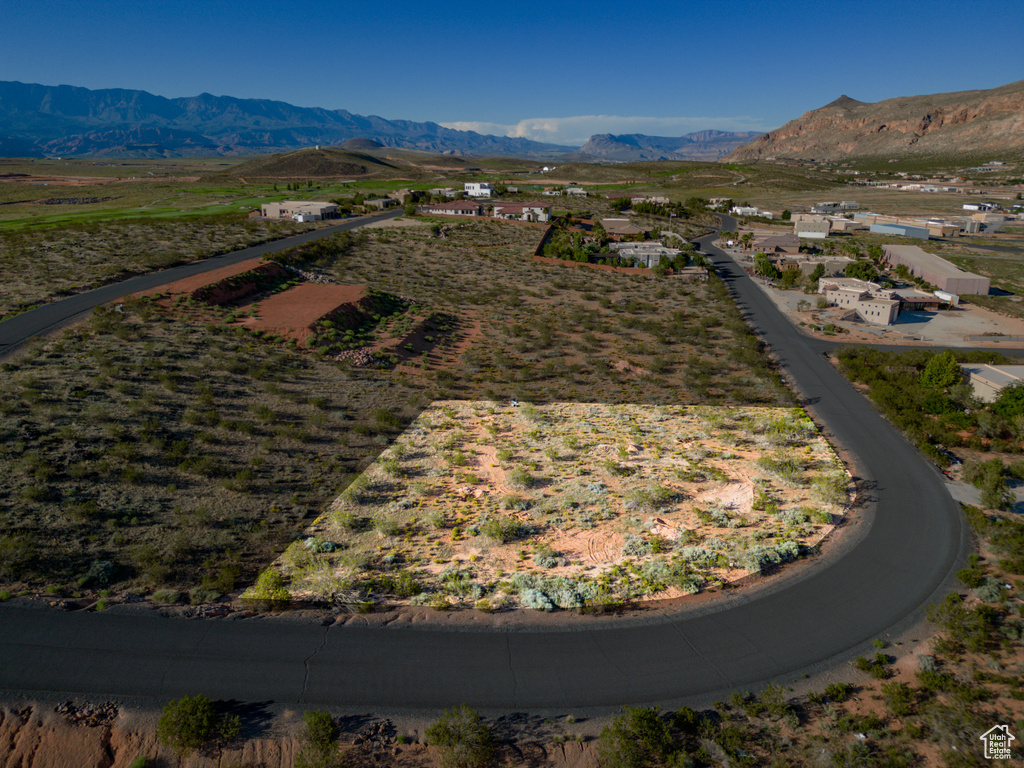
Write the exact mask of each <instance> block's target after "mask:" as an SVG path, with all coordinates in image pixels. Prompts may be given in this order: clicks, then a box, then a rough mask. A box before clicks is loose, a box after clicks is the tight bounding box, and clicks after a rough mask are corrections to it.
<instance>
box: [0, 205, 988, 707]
mask: <svg viewBox="0 0 1024 768" xmlns="http://www.w3.org/2000/svg"><path fill="white" fill-rule="evenodd" d="M726 223H728V222H726ZM705 251H706V252H707V253H709V254H710V255H711V257H712V259H713V260H714V261H715V262H716V264H717V265H718V267H719V269H720V273H721V274H722V275H723V277H724V279H725V280H726V281H727V282H728V283H729V285H730V286H731V288H732V289H733V291H734V292H735V293H736V296H737V299H738V301H739V302H740V304H741V306H742V307H743V309H744V311H745V312H746V314H747V316H748V318H749V319H750V322H751V323H752V324H753V325H754V327H755V328H756V329H757V331H758V332H759V333H760V334H762V336H763V337H764V339H765V340H766V341H767V343H768V344H770V345H771V347H772V349H773V351H774V353H775V355H776V356H777V357H778V359H779V360H780V362H781V363H782V365H783V366H784V367H785V368H786V371H787V374H788V375H789V376H790V377H791V378H792V379H793V380H794V381H795V383H796V386H797V388H798V390H799V391H800V392H801V394H802V396H803V397H804V398H806V401H807V403H808V407H809V408H810V409H811V410H812V412H813V413H814V415H815V417H816V418H817V419H818V420H819V421H820V422H821V423H822V424H823V425H824V426H825V428H826V430H827V431H829V432H831V434H832V436H833V437H834V438H835V439H837V440H838V441H839V442H840V443H842V444H843V446H845V448H846V449H847V450H848V451H850V452H851V453H852V454H853V455H854V456H855V457H856V459H855V467H854V472H855V474H856V475H857V477H858V480H859V483H860V486H861V489H862V494H863V495H864V497H866V499H867V503H866V505H865V507H864V508H863V509H862V510H861V511H860V513H859V522H857V523H855V524H854V525H852V526H851V530H850V531H849V532H848V533H847V535H846V536H845V537H843V538H842V539H840V541H839V543H838V544H837V545H836V547H835V548H836V549H837V550H841V554H842V556H841V557H831V558H823V559H821V560H819V561H816V562H811V563H809V564H808V565H802V566H797V567H796V568H794V569H793V575H792V576H787V577H783V579H782V580H780V581H779V582H777V583H774V584H772V583H769V586H767V587H765V588H763V589H754V590H751V591H740V592H737V593H735V594H727V595H726V596H724V597H722V598H721V599H718V600H714V601H711V602H709V603H706V604H704V605H703V607H700V608H695V609H690V610H681V611H679V612H677V613H674V614H672V615H671V616H668V617H660V618H657V619H645V618H642V617H641V618H626V619H614V620H606V619H594V620H593V622H592V623H590V622H587V621H575V622H572V623H571V626H569V627H568V628H564V629H551V628H546V629H537V630H526V629H522V628H520V629H516V630H508V629H505V630H465V631H458V630H452V629H450V628H438V627H434V628H429V627H423V626H422V625H408V624H404V625H397V624H392V625H391V626H388V627H367V626H360V625H358V623H356V622H349V623H347V624H333V625H331V626H329V627H323V626H319V625H311V624H303V623H298V622H294V621H278V620H272V619H268V620H245V621H232V620H228V619H219V620H207V621H184V620H173V619H165V618H162V617H160V616H159V615H157V614H156V613H155V612H149V613H144V614H141V615H140V614H134V615H133V614H125V613H114V612H113V611H107V612H104V613H99V614H95V613H80V612H79V613H62V612H58V611H53V610H49V609H46V608H43V607H38V606H25V605H14V604H12V602H13V601H12V602H8V603H0V658H2V659H3V663H2V664H0V689H6V690H17V691H35V690H43V691H67V692H80V693H91V694H104V695H139V696H150V697H154V698H157V699H169V698H172V697H178V696H182V695H186V694H194V693H205V694H206V695H208V696H211V697H215V698H228V699H242V700H247V701H278V702H286V703H296V704H307V705H335V706H341V705H346V706H350V707H376V708H382V709H384V708H386V709H392V710H399V709H410V708H411V709H421V710H422V709H427V710H435V709H437V708H440V707H445V706H449V705H451V704H453V703H458V702H466V703H468V704H470V705H471V706H474V707H477V708H480V709H483V710H486V711H508V710H522V709H530V710H534V711H539V710H562V711H565V710H570V711H573V712H575V713H578V712H582V711H587V710H591V711H601V710H607V709H610V708H614V707H616V706H619V705H622V704H627V703H629V704H641V703H642V704H655V703H662V704H667V705H672V704H675V703H679V702H682V701H689V702H691V703H701V702H709V701H712V700H714V699H716V698H723V697H724V695H725V694H726V693H727V692H728V691H731V690H735V689H754V688H757V687H759V686H761V685H763V684H765V683H767V682H769V681H771V680H776V679H777V680H785V681H791V680H792V679H793V678H794V677H796V676H799V675H800V674H802V673H805V672H813V671H817V670H820V669H822V668H825V667H829V666H831V665H834V664H836V663H837V662H838V661H842V660H845V659H849V658H851V657H852V656H854V655H856V654H858V653H864V652H865V651H866V650H868V649H869V642H870V641H871V640H872V639H873V638H876V637H879V636H884V635H886V634H887V633H890V632H895V631H897V630H899V629H902V628H906V627H908V626H910V625H911V624H912V623H913V622H915V621H917V620H918V619H919V618H920V616H921V608H922V606H923V605H924V604H926V603H927V602H928V601H930V600H933V599H936V598H937V597H939V596H940V595H941V594H942V593H943V592H944V591H945V589H947V588H948V587H949V585H950V584H951V583H952V576H951V574H952V573H953V572H955V570H956V569H957V568H958V567H960V566H959V563H960V561H961V560H963V559H964V558H965V557H966V552H967V551H968V548H969V538H968V535H967V531H966V527H965V525H964V523H963V520H962V517H961V515H960V513H959V510H958V508H957V506H956V505H955V504H954V502H953V501H952V500H951V498H950V497H949V495H948V493H947V492H946V490H945V488H944V486H943V484H942V482H941V480H940V475H939V474H938V473H937V472H936V471H935V470H934V468H932V467H931V466H930V465H928V464H927V463H926V462H925V461H924V460H923V459H922V458H921V457H920V456H919V454H918V453H917V452H916V451H915V450H914V449H913V448H912V447H911V446H910V445H909V444H908V443H907V442H906V441H905V440H904V439H903V437H902V436H901V435H899V434H898V433H897V432H896V431H895V430H894V429H893V428H892V427H891V426H890V425H889V424H888V423H887V422H885V421H884V420H883V419H882V418H881V417H880V416H879V415H878V413H877V412H876V411H875V410H874V408H872V407H871V405H870V404H869V403H868V402H867V401H866V400H865V399H864V398H863V397H861V396H860V395H859V394H857V392H856V391H855V390H854V389H853V388H852V387H851V386H850V385H849V384H848V383H847V382H846V381H845V380H844V379H843V378H842V377H841V376H840V375H839V374H838V373H837V372H836V371H835V370H834V369H833V368H832V367H831V366H830V365H828V363H827V361H826V360H825V359H824V358H823V357H822V355H821V354H820V353H816V352H815V351H814V350H812V349H811V348H810V347H809V346H808V345H807V343H806V342H805V340H804V338H803V337H802V336H801V335H800V334H799V333H797V332H796V331H795V329H794V328H793V326H792V325H790V324H789V323H788V321H786V320H785V318H783V317H782V316H781V315H780V314H779V313H778V311H777V310H776V309H775V307H774V306H773V305H772V304H771V302H769V301H768V300H767V298H766V297H764V295H763V294H762V293H761V291H760V290H758V289H757V287H756V286H754V285H753V284H751V283H750V281H749V279H748V278H747V277H746V276H745V275H744V274H743V273H742V272H741V271H740V270H739V269H738V268H737V267H736V266H735V265H734V264H733V263H732V262H731V260H729V259H728V257H727V256H725V254H723V253H722V252H721V251H718V250H717V249H715V248H713V247H711V246H710V245H706V246H705Z"/></svg>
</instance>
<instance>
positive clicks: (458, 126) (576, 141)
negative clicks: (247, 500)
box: [441, 115, 770, 146]
mask: <svg viewBox="0 0 1024 768" xmlns="http://www.w3.org/2000/svg"><path fill="white" fill-rule="evenodd" d="M441 125H443V126H444V127H446V128H454V129H455V130H459V131H476V132H477V133H487V134H492V135H495V136H512V137H521V138H524V139H532V140H533V141H548V142H552V143H554V144H569V145H573V146H580V145H582V144H585V143H586V141H587V139H589V138H590V137H591V136H592V135H593V134H595V133H615V134H622V133H644V134H647V135H649V136H682V135H684V134H687V133H693V132H695V131H705V130H718V131H766V130H770V128H767V127H765V126H764V124H763V123H762V122H761V120H760V119H759V118H755V117H746V116H741V117H639V116H635V117H627V116H622V115H576V116H573V117H531V118H528V119H526V120H520V121H519V122H518V123H515V124H514V125H503V124H502V123H489V122H482V121H459V122H453V123H441Z"/></svg>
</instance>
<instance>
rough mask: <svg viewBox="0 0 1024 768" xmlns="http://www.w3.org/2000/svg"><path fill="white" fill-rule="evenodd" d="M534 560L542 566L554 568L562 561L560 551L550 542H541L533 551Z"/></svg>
mask: <svg viewBox="0 0 1024 768" xmlns="http://www.w3.org/2000/svg"><path fill="white" fill-rule="evenodd" d="M533 562H535V563H536V564H537V565H539V566H540V567H541V568H554V567H556V566H557V565H558V564H559V563H560V562H561V558H559V556H558V553H557V552H555V550H554V549H552V548H551V545H550V544H547V543H544V544H539V545H538V546H537V548H536V550H534V553H533Z"/></svg>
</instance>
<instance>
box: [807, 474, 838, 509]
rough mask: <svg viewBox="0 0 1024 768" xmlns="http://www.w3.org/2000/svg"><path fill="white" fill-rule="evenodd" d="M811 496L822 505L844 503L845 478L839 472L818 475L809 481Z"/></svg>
mask: <svg viewBox="0 0 1024 768" xmlns="http://www.w3.org/2000/svg"><path fill="white" fill-rule="evenodd" d="M811 494H812V495H813V496H814V498H815V499H817V500H818V501H820V502H821V503H822V504H833V505H835V506H837V507H838V506H842V505H843V504H845V503H846V476H845V475H843V474H842V473H840V472H835V473H832V474H828V475H819V476H818V477H816V478H814V480H812V481H811Z"/></svg>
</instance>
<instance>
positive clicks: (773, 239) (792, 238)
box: [754, 232, 800, 248]
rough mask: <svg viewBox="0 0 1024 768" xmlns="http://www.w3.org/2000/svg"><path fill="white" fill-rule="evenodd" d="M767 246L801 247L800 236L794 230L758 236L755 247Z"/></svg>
mask: <svg viewBox="0 0 1024 768" xmlns="http://www.w3.org/2000/svg"><path fill="white" fill-rule="evenodd" d="M765 246H768V247H769V248H775V247H786V246H789V247H793V246H796V247H798V248H799V247H800V238H799V237H797V236H796V235H795V234H793V233H792V232H787V233H786V234H784V235H766V236H765V237H761V238H758V239H757V240H755V241H754V247H755V248H764V247H765Z"/></svg>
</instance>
